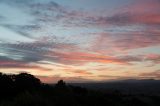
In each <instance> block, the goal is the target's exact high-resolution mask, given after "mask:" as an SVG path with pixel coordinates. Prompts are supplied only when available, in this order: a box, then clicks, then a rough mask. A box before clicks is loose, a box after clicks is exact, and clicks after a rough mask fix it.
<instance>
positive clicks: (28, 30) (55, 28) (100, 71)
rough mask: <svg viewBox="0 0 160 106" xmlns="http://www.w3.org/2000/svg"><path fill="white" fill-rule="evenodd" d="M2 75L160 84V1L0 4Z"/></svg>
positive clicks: (4, 0)
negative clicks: (155, 82) (27, 74)
mask: <svg viewBox="0 0 160 106" xmlns="http://www.w3.org/2000/svg"><path fill="white" fill-rule="evenodd" d="M0 72H3V73H13V74H18V73H21V72H27V73H30V74H33V75H36V76H37V77H38V78H40V79H41V80H42V81H43V82H47V83H54V82H55V81H57V80H59V79H64V80H66V81H67V82H88V81H89V82H90V81H93V82H94V81H114V80H123V79H160V0H0Z"/></svg>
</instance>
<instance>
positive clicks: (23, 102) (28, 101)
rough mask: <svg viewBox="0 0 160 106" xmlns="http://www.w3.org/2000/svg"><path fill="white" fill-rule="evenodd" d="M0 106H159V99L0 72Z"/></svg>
mask: <svg viewBox="0 0 160 106" xmlns="http://www.w3.org/2000/svg"><path fill="white" fill-rule="evenodd" d="M0 106H160V97H159V96H150V95H148V96H147V95H129V94H128V95H126V94H125V95H124V94H122V93H121V92H119V91H113V92H106V93H104V92H103V93H102V92H100V91H93V90H88V89H86V88H82V87H76V86H71V85H67V84H66V83H65V82H64V81H63V80H60V81H58V83H57V84H56V85H55V86H51V85H48V84H44V83H42V82H41V81H40V80H39V79H38V78H36V77H34V76H33V75H31V74H27V73H21V74H18V75H6V74H2V73H0Z"/></svg>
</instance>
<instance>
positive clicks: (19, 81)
mask: <svg viewBox="0 0 160 106" xmlns="http://www.w3.org/2000/svg"><path fill="white" fill-rule="evenodd" d="M15 85H16V87H17V88H18V90H30V89H35V88H38V87H39V86H40V85H41V82H40V80H39V79H38V78H35V77H34V76H33V75H31V74H27V73H21V74H18V75H16V76H15Z"/></svg>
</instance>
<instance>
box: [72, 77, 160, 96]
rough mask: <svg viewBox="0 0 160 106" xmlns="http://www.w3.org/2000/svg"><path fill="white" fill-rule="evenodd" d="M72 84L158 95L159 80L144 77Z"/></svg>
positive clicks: (105, 89)
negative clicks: (143, 78)
mask: <svg viewBox="0 0 160 106" xmlns="http://www.w3.org/2000/svg"><path fill="white" fill-rule="evenodd" d="M70 84H71V85H74V86H81V87H85V88H88V89H94V90H100V91H104V92H107V91H111V90H118V91H121V92H123V93H131V94H137V93H138V94H150V95H155V94H156V95H157V94H158V95H160V80H154V79H145V80H136V79H128V80H121V81H114V82H96V83H70Z"/></svg>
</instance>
